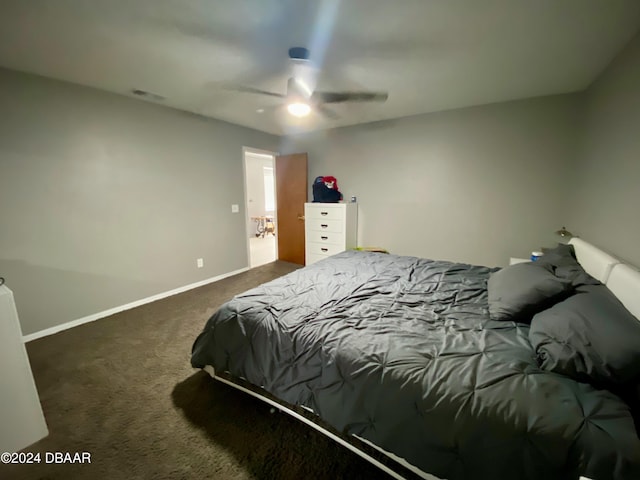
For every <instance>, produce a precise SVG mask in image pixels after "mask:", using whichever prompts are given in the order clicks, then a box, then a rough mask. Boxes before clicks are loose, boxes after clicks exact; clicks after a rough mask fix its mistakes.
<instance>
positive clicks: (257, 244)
mask: <svg viewBox="0 0 640 480" xmlns="http://www.w3.org/2000/svg"><path fill="white" fill-rule="evenodd" d="M243 155H244V185H245V188H244V191H245V205H246V208H245V210H246V225H247V237H248V239H247V245H248V247H247V248H248V252H249V267H250V268H254V267H258V266H260V265H264V264H265V263H270V262H274V261H275V260H276V258H278V254H277V248H278V246H277V242H276V235H277V234H278V228H277V225H278V224H277V218H276V189H275V175H274V169H275V153H273V152H266V151H264V150H256V149H253V148H247V147H245V148H244V149H243Z"/></svg>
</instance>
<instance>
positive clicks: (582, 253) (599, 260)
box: [569, 237, 620, 283]
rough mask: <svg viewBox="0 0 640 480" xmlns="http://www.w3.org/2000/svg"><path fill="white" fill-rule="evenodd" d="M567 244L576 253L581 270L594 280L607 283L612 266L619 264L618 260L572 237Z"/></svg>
mask: <svg viewBox="0 0 640 480" xmlns="http://www.w3.org/2000/svg"><path fill="white" fill-rule="evenodd" d="M569 243H570V244H571V245H573V248H574V249H575V251H576V258H577V259H578V263H580V265H582V268H584V269H585V271H586V272H587V273H588V274H589V275H591V276H592V277H593V278H595V279H596V280H600V281H601V282H602V283H607V280H608V279H609V274H610V273H611V269H612V268H613V266H614V265H616V264H618V263H620V260H618V259H617V258H614V257H612V256H611V255H609V254H608V253H606V252H603V251H602V250H600V249H599V248H598V247H595V246H593V245H591V244H590V243H587V242H585V241H584V240H582V239H580V238H577V237H574V238H572V239H571V240H569Z"/></svg>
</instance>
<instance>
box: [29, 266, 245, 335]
mask: <svg viewBox="0 0 640 480" xmlns="http://www.w3.org/2000/svg"><path fill="white" fill-rule="evenodd" d="M247 270H249V267H245V268H241V269H239V270H234V271H233V272H229V273H224V274H222V275H218V276H216V277H211V278H207V279H206V280H201V281H199V282H196V283H191V284H189V285H185V286H183V287H178V288H174V289H173V290H169V291H168V292H162V293H158V294H157V295H152V296H151V297H147V298H143V299H141V300H136V301H135V302H131V303H127V304H126V305H120V306H119V307H114V308H110V309H109V310H104V311H102V312H98V313H94V314H92V315H88V316H86V317H82V318H78V319H77V320H71V321H70V322H66V323H62V324H60V325H56V326H55V327H51V328H46V329H44V330H40V331H38V332H35V333H30V334H29V335H23V337H22V340H23V341H24V343H27V342H30V341H31V340H36V339H38V338H42V337H46V336H49V335H53V334H54V333H58V332H62V331H63V330H68V329H70V328H73V327H77V326H78V325H82V324H84V323H89V322H93V321H95V320H99V319H101V318H104V317H108V316H110V315H113V314H115V313H120V312H123V311H125V310H130V309H132V308H135V307H139V306H140V305H144V304H146V303H151V302H155V301H156V300H161V299H163V298H167V297H171V296H172V295H177V294H178V293H182V292H186V291H187V290H192V289H194V288H198V287H202V286H203V285H207V284H209V283H213V282H217V281H219V280H222V279H223V278H227V277H232V276H233V275H237V274H239V273H242V272H246V271H247Z"/></svg>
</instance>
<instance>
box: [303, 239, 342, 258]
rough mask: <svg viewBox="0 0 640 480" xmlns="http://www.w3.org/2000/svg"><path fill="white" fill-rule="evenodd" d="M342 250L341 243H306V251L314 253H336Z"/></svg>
mask: <svg viewBox="0 0 640 480" xmlns="http://www.w3.org/2000/svg"><path fill="white" fill-rule="evenodd" d="M340 252H344V247H343V246H342V245H334V244H332V243H316V242H308V243H307V253H308V254H314V255H335V254H336V253H340Z"/></svg>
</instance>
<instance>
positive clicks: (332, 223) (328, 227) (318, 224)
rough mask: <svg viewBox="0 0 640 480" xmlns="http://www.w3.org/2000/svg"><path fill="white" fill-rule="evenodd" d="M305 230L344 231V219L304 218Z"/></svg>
mask: <svg viewBox="0 0 640 480" xmlns="http://www.w3.org/2000/svg"><path fill="white" fill-rule="evenodd" d="M305 225H306V227H307V230H309V231H315V232H334V233H342V232H344V220H326V219H324V218H305Z"/></svg>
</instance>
